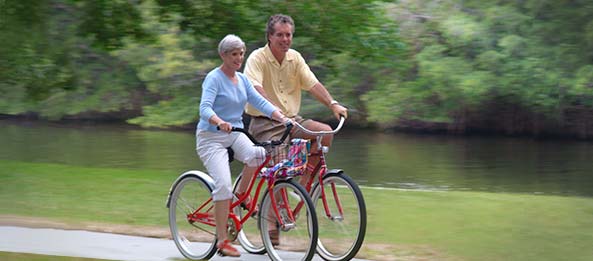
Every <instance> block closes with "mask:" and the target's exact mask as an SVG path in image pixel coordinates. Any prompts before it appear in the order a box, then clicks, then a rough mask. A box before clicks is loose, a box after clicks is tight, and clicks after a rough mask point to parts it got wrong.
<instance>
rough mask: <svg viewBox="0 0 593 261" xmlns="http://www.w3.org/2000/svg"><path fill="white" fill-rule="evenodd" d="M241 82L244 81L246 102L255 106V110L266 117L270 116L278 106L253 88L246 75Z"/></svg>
mask: <svg viewBox="0 0 593 261" xmlns="http://www.w3.org/2000/svg"><path fill="white" fill-rule="evenodd" d="M243 82H244V83H245V91H246V93H247V102H248V103H249V104H251V105H252V106H253V107H255V108H256V109H257V110H259V111H260V112H262V113H263V114H265V115H266V116H268V117H270V118H271V117H272V113H273V112H274V111H276V110H278V108H276V106H274V105H273V104H272V103H270V102H269V101H268V100H266V99H265V98H264V97H263V96H261V94H260V93H259V92H258V91H257V90H255V87H253V85H252V84H251V82H250V81H249V80H248V79H247V77H243Z"/></svg>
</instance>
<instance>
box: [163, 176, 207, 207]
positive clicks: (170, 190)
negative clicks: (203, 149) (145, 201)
mask: <svg viewBox="0 0 593 261" xmlns="http://www.w3.org/2000/svg"><path fill="white" fill-rule="evenodd" d="M188 176H194V177H196V178H198V179H200V180H202V181H204V182H205V183H206V184H208V187H210V189H211V190H214V180H213V179H212V177H210V176H209V175H208V174H206V173H204V172H201V171H199V170H188V171H186V172H184V173H182V174H181V175H179V177H177V179H176V180H175V182H173V185H172V186H171V188H170V189H169V194H168V196H167V203H166V205H167V208H169V205H170V204H171V194H173V189H175V187H176V186H177V184H179V181H181V180H182V179H184V178H185V177H188Z"/></svg>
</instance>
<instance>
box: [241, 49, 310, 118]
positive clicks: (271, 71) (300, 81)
mask: <svg viewBox="0 0 593 261" xmlns="http://www.w3.org/2000/svg"><path fill="white" fill-rule="evenodd" d="M244 74H245V75H246V76H247V78H248V79H249V80H250V81H251V83H252V84H253V85H254V86H256V85H259V86H261V87H263V89H264V91H265V92H266V95H267V96H268V98H269V99H270V101H271V102H272V103H274V104H276V105H277V106H278V107H279V109H280V110H282V112H283V113H284V115H286V116H288V117H294V116H296V115H298V113H299V110H300V108H301V90H305V91H308V90H310V89H311V88H313V86H314V85H315V84H316V83H318V82H319V81H318V80H317V77H315V74H313V72H312V71H311V68H309V65H307V63H306V62H305V59H304V58H303V56H301V54H300V53H299V52H297V51H295V50H293V49H290V50H289V51H288V52H287V53H286V57H285V58H284V61H282V64H279V63H278V61H277V60H276V58H274V55H273V54H272V51H271V50H270V47H269V46H268V45H266V46H264V47H262V48H259V49H257V50H255V51H253V52H252V53H251V55H249V57H248V58H247V62H246V64H245V71H244ZM246 112H247V114H249V115H252V116H262V115H263V114H262V113H261V112H259V111H258V110H257V109H255V108H254V107H252V106H251V105H248V106H247V109H246Z"/></svg>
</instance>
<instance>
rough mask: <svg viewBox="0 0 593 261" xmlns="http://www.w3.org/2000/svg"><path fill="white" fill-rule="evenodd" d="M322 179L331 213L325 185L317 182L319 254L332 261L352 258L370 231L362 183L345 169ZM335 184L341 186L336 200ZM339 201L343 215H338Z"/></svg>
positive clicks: (315, 197)
mask: <svg viewBox="0 0 593 261" xmlns="http://www.w3.org/2000/svg"><path fill="white" fill-rule="evenodd" d="M322 182H323V186H324V190H325V195H326V199H327V202H328V207H329V208H330V213H331V215H330V216H328V215H326V211H325V208H324V204H323V199H322V193H321V186H320V184H319V183H317V184H315V186H314V187H313V189H312V190H311V198H312V200H313V204H314V205H315V211H316V212H317V214H318V216H317V219H318V225H319V240H318V242H317V253H318V254H319V256H321V258H323V259H324V260H328V261H338V260H340V261H341V260H350V259H352V258H354V257H355V256H356V254H357V253H358V251H359V250H360V248H361V246H362V243H363V241H364V237H365V234H366V225H367V213H366V204H365V202H364V197H363V195H362V192H361V190H360V188H359V187H358V185H357V184H356V183H355V182H354V181H353V180H352V179H351V178H350V177H349V176H347V175H345V174H343V173H342V172H339V173H329V174H326V175H325V176H324V177H323V180H322ZM332 184H335V185H337V186H335V187H334V188H335V191H336V193H337V195H338V196H337V198H338V199H339V200H338V201H336V200H335V198H336V197H335V196H334V194H333V191H334V190H333V189H332V186H333V185H332ZM335 202H340V204H341V207H342V209H343V215H339V214H338V215H336V213H339V210H338V206H337V205H338V204H335Z"/></svg>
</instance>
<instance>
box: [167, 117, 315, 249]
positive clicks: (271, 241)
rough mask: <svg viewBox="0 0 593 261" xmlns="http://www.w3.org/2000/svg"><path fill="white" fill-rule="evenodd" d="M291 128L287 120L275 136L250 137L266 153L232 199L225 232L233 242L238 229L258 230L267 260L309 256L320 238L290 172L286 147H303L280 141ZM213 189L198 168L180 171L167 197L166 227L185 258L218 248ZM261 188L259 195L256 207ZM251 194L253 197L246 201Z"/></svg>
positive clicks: (244, 231)
mask: <svg viewBox="0 0 593 261" xmlns="http://www.w3.org/2000/svg"><path fill="white" fill-rule="evenodd" d="M291 128H292V124H288V125H287V128H286V131H285V133H284V135H283V136H282V138H281V139H280V140H278V141H268V142H262V143H258V142H254V143H255V145H256V146H262V147H264V148H265V149H266V158H265V160H264V163H262V165H260V166H259V168H258V169H257V171H256V173H255V174H254V175H253V178H252V179H251V181H250V183H249V187H248V189H247V192H248V193H245V194H243V195H241V196H240V197H239V198H235V199H233V202H232V203H231V206H230V208H231V212H230V213H229V216H228V228H227V229H228V237H229V240H230V241H234V240H235V239H236V238H237V237H238V236H239V234H241V235H247V234H251V233H254V232H257V234H258V235H259V237H260V242H261V243H262V248H263V249H262V251H263V252H262V253H267V254H268V256H269V257H270V259H272V260H311V259H312V258H313V256H314V254H315V249H316V246H317V239H318V227H317V215H316V213H315V206H314V205H313V202H312V201H311V198H310V196H309V194H308V193H307V191H306V190H305V189H304V188H303V187H302V186H301V185H300V184H298V183H297V182H295V181H294V180H293V179H292V176H293V175H295V174H298V173H299V171H294V170H295V169H296V168H297V167H296V166H295V162H294V161H291V160H290V159H291V157H292V156H295V155H291V154H290V152H291V151H297V152H298V151H301V150H298V148H297V149H296V150H295V149H294V148H295V147H296V146H302V142H299V143H298V144H296V143H293V144H292V145H291V146H287V145H286V144H284V140H285V139H286V137H287V136H288V133H289V132H290V130H291ZM233 131H240V132H243V133H245V134H247V135H248V137H250V138H251V139H252V140H253V137H251V135H249V134H248V133H247V132H246V131H245V130H243V129H238V128H233ZM291 149H293V150H291ZM286 154H288V158H289V159H288V160H287V159H286V158H285V157H284V155H286ZM297 156H298V155H297ZM257 180H259V181H258V182H257V186H256V185H255V184H256V181H257ZM213 189H214V183H213V181H212V178H211V177H210V176H208V175H207V174H206V173H203V172H200V171H197V170H190V171H187V172H184V173H183V174H181V176H179V177H178V178H177V180H176V181H175V182H174V183H173V185H172V186H171V190H170V192H169V197H168V199H167V207H168V208H169V227H170V229H171V235H172V238H173V240H174V241H175V244H176V246H177V248H178V249H179V251H180V252H181V253H182V254H183V255H184V256H185V257H186V258H188V259H191V260H201V259H209V258H211V257H212V256H213V255H214V254H215V253H216V250H217V249H216V243H217V239H216V225H215V219H214V204H213V201H212V197H211V193H212V190H213ZM260 192H263V197H262V200H261V202H260V204H259V207H258V206H257V200H258V198H259V196H260ZM250 194H254V195H253V196H254V197H252V200H251V201H250V202H251V203H250V204H246V203H247V202H246V201H247V199H248V196H249V195H250ZM242 203H243V206H244V207H245V209H243V207H241V205H242ZM249 220H257V221H256V222H257V225H254V226H249V225H248V224H246V223H247V222H248V221H249ZM252 222H253V221H252ZM269 231H277V232H278V233H279V236H280V239H281V240H282V243H281V244H276V243H277V242H276V240H277V238H274V237H272V235H271V234H270V233H269Z"/></svg>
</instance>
